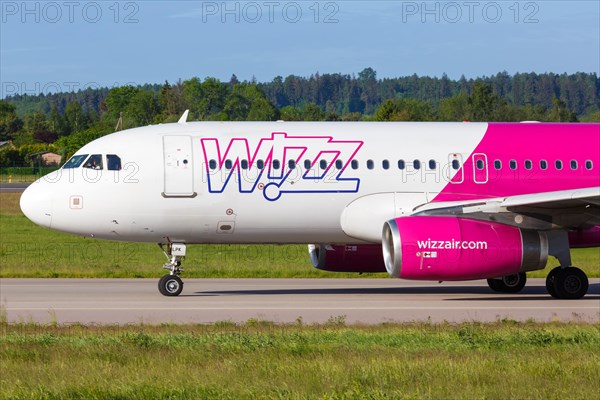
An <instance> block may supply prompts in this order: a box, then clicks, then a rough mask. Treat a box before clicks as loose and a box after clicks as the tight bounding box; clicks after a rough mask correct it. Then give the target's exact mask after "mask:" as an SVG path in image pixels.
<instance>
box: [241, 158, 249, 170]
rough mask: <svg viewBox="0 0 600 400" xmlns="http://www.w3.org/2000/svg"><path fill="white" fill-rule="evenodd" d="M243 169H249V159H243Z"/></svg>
mask: <svg viewBox="0 0 600 400" xmlns="http://www.w3.org/2000/svg"><path fill="white" fill-rule="evenodd" d="M242 169H248V160H242Z"/></svg>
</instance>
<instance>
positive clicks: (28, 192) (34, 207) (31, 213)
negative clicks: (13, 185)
mask: <svg viewBox="0 0 600 400" xmlns="http://www.w3.org/2000/svg"><path fill="white" fill-rule="evenodd" d="M19 205H20V206H21V211H23V214H25V216H26V217H27V218H29V219H30V220H31V221H32V222H34V223H36V224H38V225H41V226H44V227H46V228H50V226H51V225H52V191H51V190H50V188H49V187H48V184H46V183H44V182H42V181H36V182H34V183H32V184H31V185H29V187H28V188H27V189H25V191H24V192H23V194H22V195H21V200H20V203H19Z"/></svg>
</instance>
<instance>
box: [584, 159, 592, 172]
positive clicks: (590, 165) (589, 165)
mask: <svg viewBox="0 0 600 400" xmlns="http://www.w3.org/2000/svg"><path fill="white" fill-rule="evenodd" d="M592 168H594V164H593V163H592V160H587V161H586V162H585V169H587V170H591V169H592Z"/></svg>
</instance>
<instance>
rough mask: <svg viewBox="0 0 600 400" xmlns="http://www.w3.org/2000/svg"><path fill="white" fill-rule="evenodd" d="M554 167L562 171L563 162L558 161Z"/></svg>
mask: <svg viewBox="0 0 600 400" xmlns="http://www.w3.org/2000/svg"><path fill="white" fill-rule="evenodd" d="M554 166H555V167H556V169H557V170H559V171H560V170H561V169H562V167H563V166H562V161H561V160H556V162H555V163H554Z"/></svg>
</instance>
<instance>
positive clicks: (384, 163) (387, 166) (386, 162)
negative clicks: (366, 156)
mask: <svg viewBox="0 0 600 400" xmlns="http://www.w3.org/2000/svg"><path fill="white" fill-rule="evenodd" d="M381 166H382V167H383V169H390V162H389V161H388V160H383V161H382V162H381Z"/></svg>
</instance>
